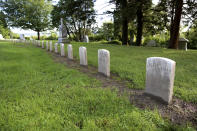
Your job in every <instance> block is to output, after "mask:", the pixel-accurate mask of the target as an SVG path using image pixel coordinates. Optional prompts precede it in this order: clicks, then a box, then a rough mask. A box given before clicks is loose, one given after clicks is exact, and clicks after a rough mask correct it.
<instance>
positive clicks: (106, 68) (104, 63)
mask: <svg viewBox="0 0 197 131" xmlns="http://www.w3.org/2000/svg"><path fill="white" fill-rule="evenodd" d="M98 72H100V73H102V74H104V75H105V76H107V77H109V76H110V53H109V51H108V50H105V49H99V50H98Z"/></svg>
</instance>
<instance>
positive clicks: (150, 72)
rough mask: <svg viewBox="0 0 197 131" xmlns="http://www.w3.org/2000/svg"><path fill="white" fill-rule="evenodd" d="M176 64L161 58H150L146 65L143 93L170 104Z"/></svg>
mask: <svg viewBox="0 0 197 131" xmlns="http://www.w3.org/2000/svg"><path fill="white" fill-rule="evenodd" d="M175 66H176V62H175V61H173V60H170V59H167V58H162V57H150V58H148V59H147V63H146V91H145V93H147V94H150V95H153V96H156V97H159V98H161V99H162V100H163V101H164V102H166V103H170V102H171V100H172V95H173V86H174V77H175Z"/></svg>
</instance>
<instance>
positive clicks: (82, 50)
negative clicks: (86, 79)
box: [79, 47, 88, 66]
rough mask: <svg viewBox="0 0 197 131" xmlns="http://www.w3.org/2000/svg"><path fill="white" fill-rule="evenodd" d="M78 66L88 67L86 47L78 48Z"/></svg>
mask: <svg viewBox="0 0 197 131" xmlns="http://www.w3.org/2000/svg"><path fill="white" fill-rule="evenodd" d="M79 58H80V65H84V66H86V65H88V61H87V49H86V47H79Z"/></svg>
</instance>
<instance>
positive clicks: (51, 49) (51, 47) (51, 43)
mask: <svg viewBox="0 0 197 131" xmlns="http://www.w3.org/2000/svg"><path fill="white" fill-rule="evenodd" d="M52 51H53V42H52V41H50V52H52Z"/></svg>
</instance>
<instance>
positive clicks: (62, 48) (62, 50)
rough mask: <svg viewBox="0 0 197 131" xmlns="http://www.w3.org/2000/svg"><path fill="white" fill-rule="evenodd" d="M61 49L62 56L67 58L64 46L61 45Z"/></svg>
mask: <svg viewBox="0 0 197 131" xmlns="http://www.w3.org/2000/svg"><path fill="white" fill-rule="evenodd" d="M60 48H61V56H65V51H64V44H61V45H60Z"/></svg>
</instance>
